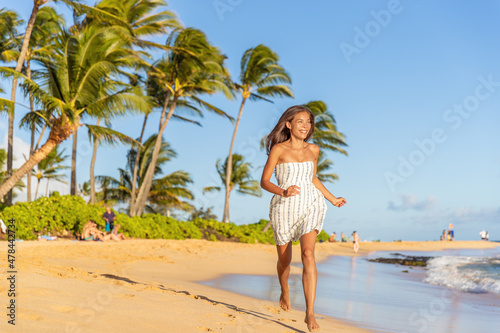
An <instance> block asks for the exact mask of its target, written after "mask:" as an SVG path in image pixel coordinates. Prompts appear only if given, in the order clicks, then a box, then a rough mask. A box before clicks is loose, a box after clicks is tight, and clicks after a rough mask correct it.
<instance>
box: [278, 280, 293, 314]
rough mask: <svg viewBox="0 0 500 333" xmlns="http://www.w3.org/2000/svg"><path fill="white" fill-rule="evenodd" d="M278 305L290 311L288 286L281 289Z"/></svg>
mask: <svg viewBox="0 0 500 333" xmlns="http://www.w3.org/2000/svg"><path fill="white" fill-rule="evenodd" d="M280 306H281V308H282V309H283V310H285V311H290V309H291V308H292V306H291V305H290V286H287V288H286V289H285V290H283V289H281V295H280Z"/></svg>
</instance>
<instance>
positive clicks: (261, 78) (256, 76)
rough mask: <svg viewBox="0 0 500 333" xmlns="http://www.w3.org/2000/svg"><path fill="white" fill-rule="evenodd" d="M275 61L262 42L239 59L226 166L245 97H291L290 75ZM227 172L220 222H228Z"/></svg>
mask: <svg viewBox="0 0 500 333" xmlns="http://www.w3.org/2000/svg"><path fill="white" fill-rule="evenodd" d="M278 61H279V57H278V55H277V54H276V53H275V52H273V51H272V50H271V49H270V48H268V47H267V46H265V45H262V44H261V45H258V46H256V47H254V48H250V49H248V50H247V51H245V53H244V54H243V57H242V58H241V69H240V82H239V83H235V86H236V88H237V89H238V92H239V93H240V94H241V97H242V100H241V104H240V111H239V113H238V118H237V119H236V124H235V126H234V132H233V137H232V139H231V144H230V146H229V155H228V159H229V161H228V163H229V165H232V161H231V160H232V158H233V146H234V140H235V138H236V132H237V131H238V126H239V125H240V120H241V115H242V113H243V108H244V106H245V102H246V100H247V99H250V100H254V101H255V100H263V101H267V102H271V100H269V99H268V98H270V97H284V96H287V97H293V93H292V90H291V88H290V86H289V84H290V83H291V79H290V76H289V75H288V73H287V72H286V71H285V70H284V68H283V67H282V66H281V65H280V64H279V63H278ZM231 171H232V170H231V169H229V170H228V173H227V174H226V176H225V184H226V197H225V200H224V216H223V217H222V221H223V222H229V195H230V192H231V190H230V183H231Z"/></svg>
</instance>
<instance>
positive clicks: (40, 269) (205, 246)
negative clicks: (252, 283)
mask: <svg viewBox="0 0 500 333" xmlns="http://www.w3.org/2000/svg"><path fill="white" fill-rule="evenodd" d="M0 244H1V243H0ZM499 245H500V244H499V243H489V242H483V241H453V242H439V241H434V242H433V241H428V242H404V241H403V242H390V243H374V242H361V249H360V252H358V254H354V253H353V251H352V243H317V246H316V261H317V262H318V263H321V262H322V261H324V260H325V259H327V258H328V257H330V256H353V255H355V256H360V257H364V256H366V255H368V254H369V253H372V252H373V251H438V250H443V249H450V248H451V249H458V248H473V249H486V248H495V247H497V246H499ZM6 249H7V245H5V249H4V251H6ZM16 251H17V257H16V260H17V266H18V277H19V279H18V285H17V290H18V295H17V296H16V298H17V300H16V301H17V304H18V309H17V318H16V321H17V324H18V325H19V327H16V329H17V328H21V329H22V330H32V329H37V330H38V331H40V332H45V331H47V332H49V331H53V328H54V325H56V326H57V327H60V328H62V330H61V331H64V332H87V331H91V330H93V328H94V329H95V327H96V325H97V326H100V325H105V326H110V325H111V326H110V327H115V328H117V329H118V328H119V330H120V331H123V332H135V331H137V330H142V331H144V332H162V331H164V328H165V327H169V331H172V332H200V331H220V332H222V331H223V332H306V331H307V328H306V325H305V324H304V323H303V317H304V313H303V312H302V311H299V310H292V311H291V312H284V311H282V310H281V309H280V308H279V305H278V302H277V299H276V300H275V301H266V300H261V299H257V298H252V297H247V296H242V295H240V294H236V293H232V292H227V291H224V290H221V289H216V288H212V287H209V286H205V285H203V284H200V283H199V282H201V281H207V280H211V279H215V278H217V277H220V276H222V275H225V274H249V275H276V272H275V262H276V248H275V246H274V245H263V244H244V243H229V242H209V241H204V240H193V239H188V240H127V241H123V242H109V243H108V242H104V243H101V242H91V243H90V242H88V243H85V242H75V241H54V242H37V241H26V242H18V243H16ZM6 257H7V256H6V255H4V256H2V259H1V261H2V265H7V262H6ZM299 262H300V246H298V245H296V246H293V256H292V263H293V264H296V263H299ZM4 267H7V266H4ZM290 273H291V274H300V273H301V268H300V267H297V266H295V265H292V267H291V272H290ZM0 293H2V294H3V295H6V294H7V290H6V288H5V287H3V286H2V285H0ZM278 297H279V295H278ZM5 302H8V300H7V299H6V298H5ZM5 304H7V303H5ZM318 317H320V319H319V320H318V323H319V324H320V325H321V327H322V331H324V332H325V331H326V332H328V331H330V330H334V329H335V330H337V331H340V332H342V331H345V332H369V330H366V329H363V328H359V327H356V323H353V322H347V321H342V320H339V319H336V318H333V317H327V316H318ZM361 324H362V323H361ZM18 325H16V326H18ZM10 327H11V326H10V325H8V326H7V321H6V320H4V321H2V322H0V330H2V331H4V328H7V331H8V329H9V328H10Z"/></svg>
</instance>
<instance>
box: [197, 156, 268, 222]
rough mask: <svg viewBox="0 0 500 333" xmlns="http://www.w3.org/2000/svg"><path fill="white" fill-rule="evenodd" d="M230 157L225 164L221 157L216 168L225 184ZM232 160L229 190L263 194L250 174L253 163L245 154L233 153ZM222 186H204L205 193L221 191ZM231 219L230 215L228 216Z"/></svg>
mask: <svg viewBox="0 0 500 333" xmlns="http://www.w3.org/2000/svg"><path fill="white" fill-rule="evenodd" d="M228 160H229V159H228V158H226V161H225V162H224V164H223V165H221V161H220V159H219V160H217V163H216V164H215V165H216V168H217V173H218V174H219V176H220V179H221V182H222V183H223V184H225V183H226V175H227V165H228ZM231 160H232V163H233V164H232V168H231V169H232V172H231V181H230V183H229V192H231V191H232V190H233V189H235V188H236V191H237V192H238V193H241V194H250V195H253V196H256V197H260V196H262V190H261V189H260V185H259V182H258V181H256V180H254V179H252V175H251V174H250V169H251V168H252V165H251V164H250V163H248V162H245V160H244V158H243V156H241V155H239V154H233V158H232V159H231ZM220 190H221V187H219V186H209V187H205V188H203V193H206V192H213V191H220ZM228 221H229V216H228Z"/></svg>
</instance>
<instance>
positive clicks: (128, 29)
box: [71, 0, 180, 201]
mask: <svg viewBox="0 0 500 333" xmlns="http://www.w3.org/2000/svg"><path fill="white" fill-rule="evenodd" d="M166 6H167V4H166V2H164V1H163V0H103V1H101V2H99V3H98V4H97V5H96V6H95V7H89V6H86V5H83V4H77V5H75V7H76V9H77V11H78V12H79V13H84V14H86V17H85V19H84V20H83V22H82V23H81V24H80V26H79V28H80V29H82V28H84V27H86V26H90V25H93V26H101V27H115V28H116V27H122V28H124V29H116V30H115V32H116V33H118V34H119V35H120V37H121V38H122V39H123V40H124V41H126V42H127V44H129V45H133V46H136V47H138V48H139V49H145V48H151V47H157V48H164V46H162V45H160V44H157V43H154V42H151V41H147V40H145V39H144V38H145V37H152V36H157V35H160V34H165V33H166V32H167V31H168V30H169V29H172V28H178V27H180V23H179V21H178V20H177V18H176V15H175V14H174V13H173V12H171V11H168V10H163V11H161V12H159V13H152V12H153V11H154V10H156V9H157V8H161V7H166ZM136 55H137V58H136V59H135V61H134V62H133V63H132V64H131V65H132V67H135V68H136V69H140V68H147V67H149V65H148V64H147V63H146V62H145V61H144V60H143V59H142V58H141V56H143V57H149V54H147V53H145V52H142V51H137V53H136ZM124 74H125V73H124ZM126 75H127V76H129V77H133V75H130V74H128V73H127V74H126ZM145 119H147V115H146V118H145ZM144 127H145V123H144V126H143V128H144ZM77 131H78V128H75V130H74V133H73V134H74V135H73V151H72V164H71V191H72V192H76V156H77V153H76V149H77V143H76V140H77ZM141 140H142V135H141V138H140V140H139V143H140V142H141ZM97 144H98V142H97V141H96V142H94V146H96V145H97ZM95 150H96V149H94V151H95ZM91 172H92V170H91ZM90 187H91V190H92V191H93V194H94V195H91V201H93V200H95V186H94V185H93V177H91V184H90Z"/></svg>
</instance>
